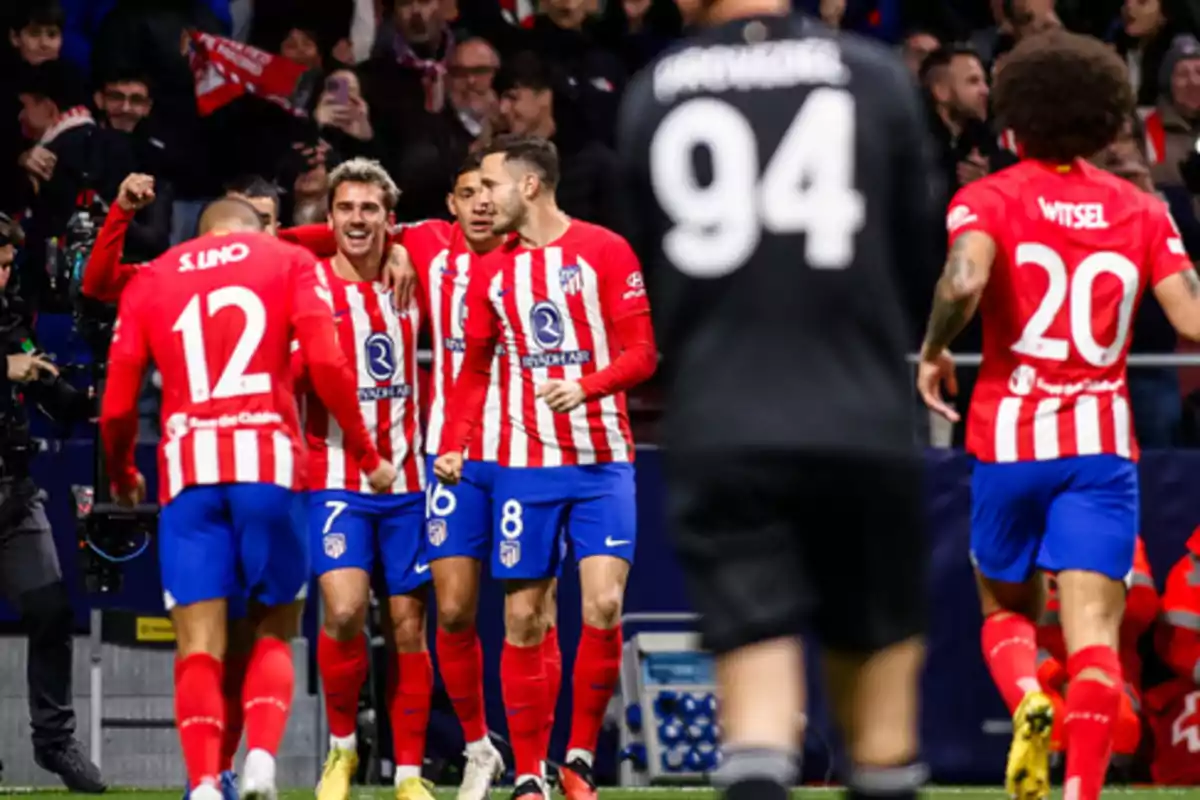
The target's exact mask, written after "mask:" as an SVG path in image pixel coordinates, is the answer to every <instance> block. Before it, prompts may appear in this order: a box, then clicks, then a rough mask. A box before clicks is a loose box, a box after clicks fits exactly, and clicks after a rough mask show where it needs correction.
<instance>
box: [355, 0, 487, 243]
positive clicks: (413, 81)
mask: <svg viewBox="0 0 1200 800" xmlns="http://www.w3.org/2000/svg"><path fill="white" fill-rule="evenodd" d="M493 10H494V11H495V13H496V15H497V19H498V18H499V6H495V7H494V9H493ZM498 24H501V25H504V24H505V23H503V22H500V23H498ZM375 53H376V54H375V56H374V57H373V58H371V60H370V61H368V62H366V63H365V64H362V65H361V66H360V67H359V77H360V79H361V80H362V89H363V96H364V97H365V99H366V101H367V103H368V105H369V107H370V111H371V123H372V125H373V126H374V129H375V136H376V139H377V141H378V142H380V145H381V160H382V162H383V165H384V166H385V167H386V168H387V170H388V172H389V173H391V175H392V177H393V178H395V180H396V182H397V183H398V184H400V185H401V186H402V187H404V192H403V194H402V195H401V196H400V202H399V204H398V205H397V207H396V217H397V219H399V220H401V221H406V220H415V219H426V218H430V217H441V216H445V215H446V213H447V212H446V200H445V198H446V192H447V191H449V190H450V186H451V179H452V178H451V176H453V175H454V171H455V169H457V166H458V165H459V164H460V163H462V160H463V158H465V157H466V154H467V150H468V148H469V147H470V145H471V143H472V142H473V141H474V140H475V139H476V138H477V136H479V135H480V134H481V133H482V132H483V129H484V127H485V124H484V123H486V122H487V119H488V116H489V110H488V109H489V106H490V104H491V102H492V100H491V94H490V92H491V83H492V76H493V69H494V67H495V65H496V64H497V59H496V56H495V52H494V51H493V50H492V49H491V47H490V46H489V45H488V44H487V43H486V42H484V41H480V40H471V39H468V40H466V41H464V42H462V43H461V44H458V43H456V42H455V38H454V35H453V34H452V33H451V32H450V29H449V28H448V27H447V25H446V21H445V17H444V8H443V6H442V4H441V2H440V0H397V2H396V6H395V10H394V11H393V13H392V16H391V18H390V19H389V20H387V21H386V23H385V24H384V25H381V26H380V31H379V37H378V40H377V42H376V48H375ZM460 103H462V105H461V106H460V105H459V104H460ZM481 117H482V119H481Z"/></svg>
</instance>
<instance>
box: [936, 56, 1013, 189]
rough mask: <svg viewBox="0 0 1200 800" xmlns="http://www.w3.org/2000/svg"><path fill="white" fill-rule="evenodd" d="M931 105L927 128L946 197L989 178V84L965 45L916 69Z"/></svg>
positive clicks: (994, 147)
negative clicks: (942, 171) (963, 187)
mask: <svg viewBox="0 0 1200 800" xmlns="http://www.w3.org/2000/svg"><path fill="white" fill-rule="evenodd" d="M921 85H922V87H923V88H924V89H925V91H926V93H927V96H928V97H929V99H930V101H931V111H932V118H931V127H932V130H933V134H934V139H935V141H936V143H937V145H938V146H939V153H938V155H939V163H940V165H941V167H942V169H943V170H944V178H945V180H946V185H947V186H948V187H950V194H953V193H954V192H956V191H958V189H960V188H961V187H962V186H964V185H965V184H967V183H970V182H971V181H973V180H977V179H979V178H982V177H983V176H984V175H987V174H988V173H989V172H990V160H991V159H992V158H993V157H994V156H995V155H996V153H997V151H998V150H999V144H998V142H997V139H996V136H995V135H994V134H993V133H992V131H991V128H990V127H989V126H988V124H987V118H988V94H989V90H988V82H987V74H986V73H985V72H984V69H983V62H982V61H981V60H980V58H979V55H978V54H977V53H976V52H975V51H974V50H972V49H970V48H969V47H966V46H964V45H948V46H946V47H942V48H939V49H938V50H936V51H935V52H933V53H931V54H930V55H929V56H928V57H927V58H926V59H925V63H924V64H923V65H922V67H921Z"/></svg>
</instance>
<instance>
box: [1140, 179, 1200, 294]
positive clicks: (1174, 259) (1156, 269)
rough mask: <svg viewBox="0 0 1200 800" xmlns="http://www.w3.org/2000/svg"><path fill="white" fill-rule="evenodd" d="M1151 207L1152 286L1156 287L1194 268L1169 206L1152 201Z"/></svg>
mask: <svg viewBox="0 0 1200 800" xmlns="http://www.w3.org/2000/svg"><path fill="white" fill-rule="evenodd" d="M1150 205H1151V209H1150V258H1149V260H1150V285H1151V286H1156V285H1157V284H1158V283H1159V282H1160V281H1162V280H1164V279H1166V278H1169V277H1171V276H1172V275H1174V274H1176V273H1178V272H1183V271H1184V270H1185V269H1193V267H1192V260H1191V259H1190V258H1188V254H1187V250H1186V249H1185V248H1184V246H1183V237H1182V236H1180V235H1179V228H1178V227H1176V225H1175V220H1174V219H1172V217H1171V212H1170V210H1169V209H1168V208H1167V204H1166V203H1163V202H1161V201H1159V200H1157V199H1152V200H1151V202H1150Z"/></svg>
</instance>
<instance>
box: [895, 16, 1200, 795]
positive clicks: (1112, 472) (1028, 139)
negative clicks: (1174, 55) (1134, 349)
mask: <svg viewBox="0 0 1200 800" xmlns="http://www.w3.org/2000/svg"><path fill="white" fill-rule="evenodd" d="M993 96H994V99H995V103H996V111H997V114H998V116H999V117H1000V120H1001V123H1002V124H1003V125H1004V126H1005V127H1007V128H1009V129H1011V130H1012V131H1013V132H1014V134H1015V136H1016V138H1017V141H1018V143H1019V144H1020V146H1021V148H1022V152H1023V153H1024V155H1025V160H1023V161H1021V162H1020V163H1019V164H1017V165H1015V166H1013V167H1010V168H1009V169H1006V170H1004V171H1002V172H998V173H996V174H994V175H991V176H989V177H987V178H983V179H981V180H978V181H976V182H974V183H972V184H971V185H969V186H967V187H965V188H964V189H962V190H961V191H959V193H958V194H957V195H956V196H955V198H954V200H953V201H952V202H951V204H950V209H949V212H948V218H947V228H948V230H949V235H950V245H951V246H950V254H949V257H948V259H947V262H946V267H945V271H944V273H943V275H942V277H941V279H940V280H939V282H938V286H937V290H936V293H935V297H934V303H933V310H932V312H931V315H930V320H929V327H928V331H927V333H926V338H925V342H924V345H923V347H922V353H921V362H920V366H919V369H918V388H919V389H920V391H921V394H922V396H923V397H924V399H925V402H926V403H927V404H928V405H929V407H930V408H932V409H933V410H934V411H937V412H939V413H941V414H943V415H944V416H946V417H947V418H949V419H950V420H952V421H957V414H955V412H954V410H953V409H952V408H951V407H950V406H949V405H947V403H946V402H945V401H944V400H943V398H942V386H943V385H945V386H946V388H947V389H949V390H950V391H951V392H953V391H954V366H953V361H952V359H951V357H950V354H949V351H948V350H947V347H948V346H949V344H950V343H951V341H953V339H954V337H955V336H956V335H957V334H958V333H959V331H961V330H962V328H963V327H964V326H965V325H966V323H967V321H968V320H969V319H970V318H971V317H972V316H973V315H974V313H975V312H976V310H978V311H979V312H980V314H981V315H982V318H983V327H984V337H983V339H984V347H983V361H982V364H981V366H980V372H979V378H978V382H977V384H976V387H975V392H974V395H973V396H972V398H971V405H970V410H969V412H968V427H967V448H968V450H970V451H971V452H972V453H973V454H974V455H975V457H976V458H977V459H978V463H977V465H976V468H975V472H974V475H973V478H972V500H971V502H972V511H971V558H972V561H973V563H974V565H975V570H976V575H977V578H978V585H979V592H980V599H981V603H982V606H983V617H984V622H983V631H982V648H983V655H984V659H985V661H986V662H987V665H988V668H989V670H990V671H991V674H992V678H993V680H994V681H995V683H996V686H997V688H998V689H999V690H1000V694H1001V695H1002V696H1003V698H1004V700H1005V702H1006V704H1007V705H1008V708H1009V710H1010V711H1011V712H1012V714H1013V742H1012V747H1011V749H1010V751H1009V757H1008V765H1007V770H1006V788H1007V790H1008V793H1009V795H1010V796H1011V797H1014V798H1020V800H1032V799H1033V798H1041V797H1045V796H1046V795H1047V794H1048V792H1049V775H1048V771H1049V770H1048V750H1049V744H1050V733H1051V728H1052V725H1053V721H1054V719H1053V718H1054V712H1053V707H1052V704H1051V701H1050V699H1049V698H1048V696H1047V695H1046V693H1045V692H1043V691H1042V687H1041V686H1040V685H1039V683H1038V678H1037V674H1038V673H1037V631H1036V618H1037V612H1038V610H1039V609H1040V608H1041V606H1042V603H1041V598H1040V597H1039V593H1040V588H1041V587H1040V576H1039V575H1038V574H1037V571H1038V570H1039V569H1040V570H1046V571H1049V572H1055V573H1057V575H1058V577H1057V581H1058V592H1059V599H1060V603H1061V622H1062V631H1063V635H1064V637H1065V639H1066V649H1067V654H1068V656H1067V663H1066V671H1067V676H1068V678H1069V681H1070V687H1071V688H1070V691H1069V692H1068V695H1067V699H1066V708H1065V719H1064V720H1063V732H1064V735H1065V738H1066V740H1067V765H1066V782H1065V788H1066V792H1065V793H1066V796H1067V797H1070V798H1072V800H1096V798H1098V797H1099V794H1100V790H1101V788H1102V786H1103V784H1104V776H1105V772H1106V770H1107V766H1108V760H1109V754H1110V752H1111V749H1112V742H1113V731H1114V724H1115V722H1116V720H1117V717H1118V711H1119V705H1120V692H1121V686H1122V674H1121V663H1120V661H1119V659H1118V654H1117V652H1118V645H1119V630H1120V623H1121V611H1122V608H1123V607H1124V604H1125V585H1124V582H1123V579H1124V578H1125V576H1126V575H1127V574H1128V573H1129V571H1130V569H1131V567H1132V565H1133V553H1134V543H1135V539H1136V536H1137V530H1138V484H1137V471H1136V465H1135V464H1136V459H1137V456H1138V448H1137V442H1136V440H1135V437H1134V434H1133V429H1132V421H1131V418H1130V412H1129V395H1128V391H1127V388H1126V379H1125V360H1126V355H1127V353H1128V351H1129V333H1130V322H1131V320H1132V318H1133V314H1134V311H1135V309H1136V307H1137V304H1138V300H1139V299H1140V297H1141V295H1142V292H1143V291H1144V290H1145V289H1146V288H1152V289H1153V291H1154V294H1155V297H1157V298H1158V301H1159V303H1160V304H1161V305H1162V308H1163V311H1164V312H1165V313H1166V315H1167V318H1168V319H1169V320H1170V321H1171V323H1172V324H1173V325H1174V326H1175V328H1176V329H1177V330H1178V331H1179V332H1180V333H1181V334H1182V335H1184V336H1186V337H1188V338H1190V339H1200V278H1197V276H1196V274H1195V272H1194V271H1193V269H1192V265H1191V262H1190V260H1189V259H1188V257H1187V254H1186V252H1185V251H1184V248H1183V243H1182V241H1181V240H1180V237H1179V233H1178V232H1177V231H1176V230H1175V227H1174V224H1173V223H1172V222H1171V220H1170V217H1169V216H1168V214H1167V211H1166V207H1165V205H1164V204H1163V203H1162V202H1161V201H1159V200H1157V199H1156V198H1154V197H1153V196H1151V195H1149V194H1147V193H1145V192H1143V191H1141V190H1139V189H1138V188H1136V187H1135V186H1134V185H1132V184H1131V183H1129V182H1128V181H1125V180H1122V179H1121V178H1118V177H1116V176H1114V175H1111V174H1109V173H1107V172H1105V171H1103V170H1101V169H1100V168H1098V167H1096V166H1095V165H1093V164H1091V163H1089V162H1088V161H1086V160H1085V159H1087V158H1089V157H1092V156H1094V155H1095V154H1097V153H1099V152H1100V151H1103V150H1105V148H1107V147H1108V146H1109V145H1110V143H1112V142H1113V141H1114V140H1115V139H1117V138H1118V135H1119V134H1120V132H1121V129H1122V127H1123V126H1125V125H1126V123H1127V120H1128V119H1129V118H1130V115H1131V114H1132V112H1133V103H1134V97H1133V92H1132V90H1131V89H1130V84H1129V77H1128V75H1127V73H1126V69H1125V65H1124V64H1123V63H1122V62H1121V60H1120V58H1119V57H1118V56H1117V55H1116V54H1115V53H1113V52H1112V51H1110V50H1109V49H1108V48H1107V47H1106V46H1105V45H1103V44H1102V43H1101V42H1099V41H1097V40H1095V39H1092V38H1089V37H1085V36H1078V35H1074V34H1069V33H1065V32H1061V31H1054V32H1051V33H1047V34H1042V35H1038V36H1034V37H1031V38H1029V39H1027V40H1024V41H1022V42H1021V43H1020V44H1019V45H1017V47H1016V48H1015V49H1014V50H1013V51H1012V53H1011V54H1010V56H1009V58H1008V60H1007V61H1006V62H1005V65H1004V69H1003V70H1001V71H1000V74H999V76H998V78H997V84H996V89H995V92H994V95H993Z"/></svg>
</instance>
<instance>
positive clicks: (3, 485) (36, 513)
mask: <svg viewBox="0 0 1200 800" xmlns="http://www.w3.org/2000/svg"><path fill="white" fill-rule="evenodd" d="M20 239H21V234H20V228H19V227H18V226H17V225H16V223H14V222H13V221H12V220H11V219H9V218H7V217H5V216H3V215H0V346H3V348H4V353H5V356H6V358H5V361H6V366H7V369H6V370H5V371H4V373H3V374H2V375H0V588H2V589H3V591H4V593H5V595H6V596H7V598H8V600H9V602H10V603H12V605H13V606H14V607H15V608H16V609H17V611H18V613H19V614H20V616H21V622H22V625H23V626H24V628H25V630H26V632H27V633H28V636H29V655H28V673H27V679H28V681H29V714H30V722H31V724H32V727H33V752H34V760H35V761H36V762H37V764H38V766H40V767H42V768H43V769H45V770H48V771H49V772H53V773H55V774H56V775H58V776H59V777H60V778H62V780H63V783H65V784H66V786H67V788H68V789H70V790H71V791H75V792H92V793H98V792H103V791H104V789H105V785H104V782H103V780H102V779H101V777H100V770H99V769H97V768H96V766H95V765H94V764H93V763H92V762H91V761H90V760H89V759H88V757H87V756H86V755H85V754H84V752H83V748H82V747H81V746H80V744H79V742H78V741H77V740H76V739H75V710H74V708H73V707H72V697H71V653H72V646H73V643H72V634H73V630H72V627H73V619H72V613H71V604H70V600H69V596H68V594H67V588H66V586H65V585H64V583H63V577H62V570H61V568H60V567H59V563H58V552H57V551H56V550H55V547H54V536H53V534H52V532H51V530H50V523H49V521H48V520H47V519H46V512H45V509H44V507H43V503H44V501H45V499H46V494H45V492H42V491H40V490H39V489H38V488H37V486H36V485H35V484H34V483H33V479H32V478H31V477H30V473H29V466H30V462H31V461H32V458H33V455H34V453H35V452H36V447H35V445H34V443H33V441H32V440H31V438H30V435H29V416H28V413H27V411H26V408H27V407H28V406H29V405H33V406H35V407H36V408H38V409H39V410H40V411H42V413H43V414H46V415H47V416H49V417H50V418H51V419H53V420H55V421H60V422H64V423H68V422H73V421H76V420H85V419H88V418H89V417H91V416H92V415H93V403H92V401H91V400H90V399H89V398H88V396H87V395H86V394H84V393H83V392H80V391H78V390H76V389H75V388H74V387H72V386H71V385H70V384H68V383H67V382H66V381H65V380H63V379H62V378H60V377H59V375H58V370H57V369H56V368H55V366H54V364H53V363H51V362H50V361H49V360H47V359H46V358H45V356H43V355H40V354H39V353H38V352H37V350H36V347H35V345H34V341H33V335H32V331H31V326H30V325H29V316H28V314H27V313H26V309H25V307H24V304H23V303H22V302H21V301H20V300H19V299H18V298H16V297H15V295H14V294H13V293H11V292H9V291H7V288H8V283H9V278H10V277H11V275H12V271H13V270H12V264H13V260H14V257H15V254H16V253H15V251H16V245H17V244H18V243H19V241H20Z"/></svg>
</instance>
